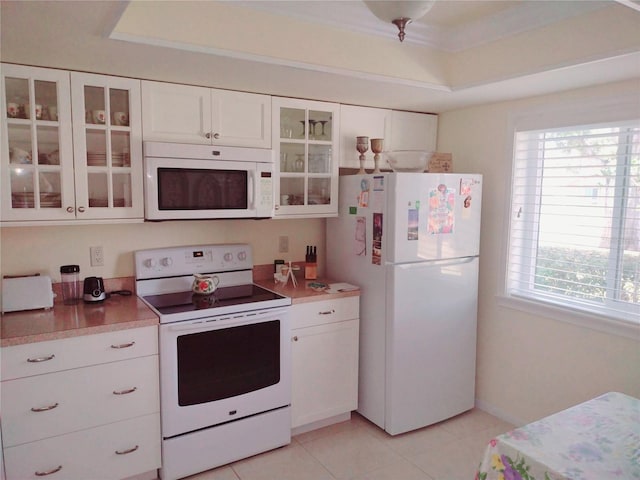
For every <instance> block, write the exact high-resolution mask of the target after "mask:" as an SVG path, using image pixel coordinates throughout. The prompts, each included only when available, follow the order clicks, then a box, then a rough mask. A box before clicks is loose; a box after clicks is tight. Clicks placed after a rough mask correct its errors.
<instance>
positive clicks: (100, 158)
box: [87, 152, 107, 167]
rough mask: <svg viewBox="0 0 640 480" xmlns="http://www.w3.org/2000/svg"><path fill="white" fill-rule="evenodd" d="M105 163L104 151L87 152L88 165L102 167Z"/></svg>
mask: <svg viewBox="0 0 640 480" xmlns="http://www.w3.org/2000/svg"><path fill="white" fill-rule="evenodd" d="M106 164H107V154H106V153H104V152H103V153H95V152H87V165H89V166H90V167H104V166H105V165H106Z"/></svg>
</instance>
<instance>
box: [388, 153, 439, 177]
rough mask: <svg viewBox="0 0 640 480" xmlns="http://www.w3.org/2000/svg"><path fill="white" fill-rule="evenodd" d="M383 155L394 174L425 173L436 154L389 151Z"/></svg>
mask: <svg viewBox="0 0 640 480" xmlns="http://www.w3.org/2000/svg"><path fill="white" fill-rule="evenodd" d="M383 153H384V156H385V158H386V160H387V163H388V164H389V166H390V167H391V169H392V170H393V171H394V172H424V171H425V170H426V169H427V165H428V163H429V159H430V158H431V157H432V156H433V154H434V152H426V151H424V150H389V151H387V152H383Z"/></svg>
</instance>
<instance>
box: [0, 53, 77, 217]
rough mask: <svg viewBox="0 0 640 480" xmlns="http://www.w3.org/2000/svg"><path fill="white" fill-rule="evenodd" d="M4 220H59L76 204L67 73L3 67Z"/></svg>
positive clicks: (9, 66)
mask: <svg viewBox="0 0 640 480" xmlns="http://www.w3.org/2000/svg"><path fill="white" fill-rule="evenodd" d="M2 112H3V121H2V122H1V123H2V162H1V168H2V172H1V173H2V175H1V178H2V180H1V182H2V184H1V189H2V191H1V196H2V212H1V213H2V220H3V221H10V220H61V219H64V218H66V217H67V216H68V213H67V212H65V206H67V205H73V202H74V179H73V142H72V133H71V101H70V89H69V73H68V72H64V71H59V70H50V69H44V68H32V67H22V66H17V65H5V64H3V65H2Z"/></svg>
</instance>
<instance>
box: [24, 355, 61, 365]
mask: <svg viewBox="0 0 640 480" xmlns="http://www.w3.org/2000/svg"><path fill="white" fill-rule="evenodd" d="M54 357H55V355H54V354H53V353H52V354H51V355H47V356H46V357H35V358H27V362H29V363H40V362H48V361H49V360H53V358H54Z"/></svg>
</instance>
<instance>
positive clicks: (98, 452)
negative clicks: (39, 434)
mask: <svg viewBox="0 0 640 480" xmlns="http://www.w3.org/2000/svg"><path fill="white" fill-rule="evenodd" d="M136 447H137V448H136ZM130 450H132V451H131V452H130V453H126V452H128V451H130ZM116 452H120V453H119V454H118V453H116ZM4 460H5V469H6V474H7V480H27V479H39V480H42V478H47V479H51V480H88V479H91V480H116V479H121V478H126V477H130V476H133V475H137V474H140V473H144V472H148V471H150V470H155V469H157V468H160V463H161V460H160V414H157V413H156V414H152V415H145V416H143V417H138V418H134V419H131V420H126V421H123V422H117V423H111V424H109V425H105V426H102V427H99V428H93V429H89V430H82V431H80V432H75V433H71V434H68V435H63V436H60V437H55V438H48V439H46V440H40V441H38V442H32V443H27V444H25V445H20V446H17V447H10V448H5V449H4ZM58 467H61V468H60V470H58V471H57V472H55V473H52V474H50V475H46V476H42V473H44V472H50V471H54V470H56V469H58ZM36 472H39V473H40V474H41V475H36Z"/></svg>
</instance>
